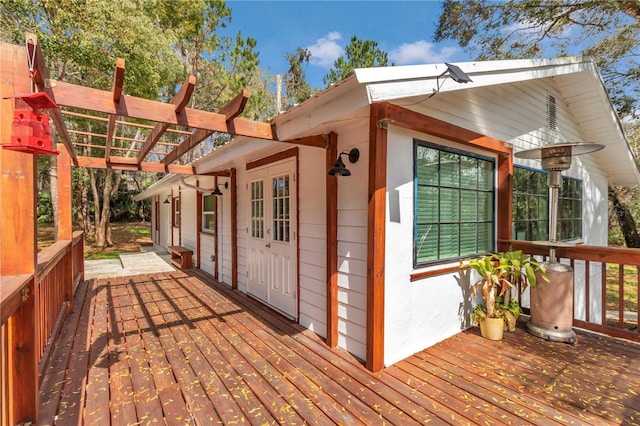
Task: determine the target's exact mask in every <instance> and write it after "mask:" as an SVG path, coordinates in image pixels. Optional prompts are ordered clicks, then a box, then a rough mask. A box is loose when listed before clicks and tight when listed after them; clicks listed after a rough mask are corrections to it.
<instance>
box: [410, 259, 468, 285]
mask: <svg viewBox="0 0 640 426" xmlns="http://www.w3.org/2000/svg"><path fill="white" fill-rule="evenodd" d="M468 267H469V266H468V265H466V264H464V265H462V266H460V262H456V263H447V264H445V265H438V266H434V267H432V268H429V269H427V270H425V271H419V272H414V273H413V274H411V275H410V276H409V280H410V281H411V282H414V281H419V280H422V279H425V278H431V277H436V276H438V275H444V274H450V273H452V272H458V271H459V270H461V269H467V268H468Z"/></svg>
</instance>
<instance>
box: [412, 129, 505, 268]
mask: <svg viewBox="0 0 640 426" xmlns="http://www.w3.org/2000/svg"><path fill="white" fill-rule="evenodd" d="M413 142H414V143H413V241H412V245H413V268H414V269H419V268H424V267H429V266H435V265H441V264H447V263H452V262H456V261H459V260H462V259H466V258H470V257H474V256H480V255H483V254H487V253H489V252H493V251H495V248H496V245H497V190H498V188H497V180H496V176H497V173H498V169H497V159H496V158H493V157H491V156H488V155H482V154H478V153H476V152H470V151H464V150H462V149H457V148H452V147H449V146H445V145H439V144H437V143H433V142H429V141H425V140H422V139H417V138H414V140H413ZM419 147H424V148H428V149H435V150H437V151H439V152H446V153H450V154H455V155H460V156H463V157H466V158H473V159H477V160H482V161H485V162H487V163H489V164H490V165H491V168H490V173H491V180H490V182H491V188H490V189H489V190H481V189H480V188H479V186H478V185H477V183H476V188H475V189H471V188H465V187H463V186H462V185H461V184H460V181H459V182H458V186H457V188H458V189H459V190H465V191H472V192H473V193H475V194H479V193H486V194H490V197H491V206H490V213H489V215H488V217H490V220H488V221H484V220H483V221H481V220H479V218H478V217H477V215H476V220H475V221H474V222H470V221H465V220H464V219H463V209H462V206H460V205H459V217H458V219H457V221H456V222H454V221H444V222H443V221H442V218H441V217H440V209H441V202H440V195H441V194H440V188H456V187H448V186H446V185H444V186H443V185H441V165H440V162H438V185H437V186H435V185H433V187H437V188H438V207H437V208H438V215H437V216H438V219H437V224H438V226H441V225H442V224H450V225H455V224H457V225H458V226H460V225H461V224H469V223H474V224H476V225H478V224H488V225H489V226H490V231H489V235H490V240H491V241H490V245H491V246H492V247H491V249H490V250H488V251H482V252H477V253H469V254H464V255H459V256H454V257H446V258H441V257H440V256H441V255H440V252H441V242H442V241H441V239H440V236H439V234H438V237H437V238H438V247H437V251H438V254H437V257H438V258H437V259H434V260H428V261H419V260H418V254H419V252H418V245H417V241H418V228H419V226H420V225H421V224H422V223H421V222H419V221H418V202H419V200H418V188H419V186H420V185H419V184H418V148H419ZM422 186H428V185H422ZM426 223H428V222H426ZM438 232H439V231H438ZM478 240H479V236H478V234H476V250H477V242H478ZM460 241H461V234H460V233H458V253H460Z"/></svg>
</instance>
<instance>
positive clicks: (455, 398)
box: [41, 269, 640, 425]
mask: <svg viewBox="0 0 640 426" xmlns="http://www.w3.org/2000/svg"><path fill="white" fill-rule="evenodd" d="M78 307H79V309H78V310H77V311H76V312H75V313H74V314H72V315H71V316H69V317H68V318H67V320H66V322H65V325H64V327H63V330H62V331H61V337H60V339H59V340H58V341H56V345H55V349H54V350H53V355H52V359H53V360H54V361H52V363H51V364H50V368H49V370H48V374H47V376H46V378H45V380H44V381H43V387H42V394H41V404H42V406H43V407H45V409H43V415H44V414H46V415H47V416H48V417H46V418H45V417H43V418H41V422H42V423H43V424H46V423H47V422H50V421H51V416H53V415H57V416H58V420H57V422H58V423H57V424H68V423H70V422H73V423H76V422H83V421H84V424H93V423H95V424H101V423H100V422H101V421H102V422H104V421H108V419H112V421H115V420H119V419H120V418H123V417H122V416H123V415H124V414H125V413H129V414H127V415H130V416H133V417H130V418H129V417H127V419H126V420H127V422H130V423H135V422H142V423H144V424H147V423H150V424H153V422H155V421H160V422H162V421H166V422H167V424H174V423H180V424H182V423H185V422H189V421H194V422H196V423H197V424H215V423H216V422H222V423H225V424H233V423H239V424H256V425H258V424H260V425H261V424H265V423H297V424H302V423H314V424H345V425H346V424H349V425H358V424H368V425H369V424H395V425H400V424H402V425H405V424H407V425H411V424H424V423H429V422H430V423H434V424H485V423H486V424H517V425H519V424H557V423H567V424H578V425H599V424H637V423H638V422H640V418H639V417H638V416H639V413H640V398H638V396H637V390H636V389H637V384H638V383H640V345H638V344H634V343H630V342H625V341H622V340H618V339H610V338H606V337H603V336H599V335H595V334H588V333H584V332H581V331H578V333H577V334H578V339H577V344H576V345H567V344H562V343H553V342H546V341H544V340H541V339H539V338H536V337H534V336H531V335H530V334H528V333H526V331H525V330H524V324H519V327H518V328H517V330H516V332H515V333H506V334H505V338H504V340H503V341H502V342H494V341H490V340H486V339H483V338H482V337H480V333H479V331H478V330H477V328H473V329H470V330H467V331H465V332H462V333H460V334H457V335H455V336H453V337H451V338H449V339H447V340H445V341H443V342H440V343H438V344H436V345H434V346H433V347H431V348H429V349H426V350H424V351H421V352H418V353H417V354H415V355H413V356H411V357H409V358H407V359H405V360H402V361H400V362H398V363H396V364H394V365H393V366H390V367H387V368H385V369H384V370H382V371H380V372H378V373H371V372H369V371H368V370H367V369H366V368H364V366H363V365H362V362H361V361H360V360H358V359H355V358H354V357H353V356H351V355H350V354H349V353H347V352H346V351H344V350H342V349H337V348H329V347H328V346H327V345H326V344H325V342H324V340H323V339H321V338H320V337H318V336H317V335H316V334H314V333H313V332H310V331H309V330H306V329H304V328H303V327H301V326H299V325H297V324H295V323H293V322H291V321H290V320H287V319H286V318H284V317H282V316H280V315H278V314H277V313H275V312H273V311H272V310H270V309H268V308H267V307H266V306H264V305H263V304H261V303H259V302H257V301H256V300H255V299H252V298H250V297H248V296H247V295H245V294H243V293H241V292H238V291H234V290H232V289H230V288H229V286H228V285H225V284H220V283H218V282H216V281H215V280H213V279H212V277H211V276H210V275H208V274H205V273H203V272H201V271H198V270H195V269H194V270H191V271H187V272H185V271H176V272H170V273H164V274H154V275H138V276H135V277H125V278H117V279H100V280H95V281H87V282H83V283H82V284H81V285H80V287H79V288H78ZM88 325H91V326H89V327H88ZM67 366H68V369H67V370H65V368H67ZM61 389H62V391H61ZM130 393H132V395H133V396H128V395H129V394H130ZM52 407H55V409H52ZM134 407H135V410H133V409H132V408H134Z"/></svg>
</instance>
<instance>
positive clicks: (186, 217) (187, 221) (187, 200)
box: [176, 188, 200, 256]
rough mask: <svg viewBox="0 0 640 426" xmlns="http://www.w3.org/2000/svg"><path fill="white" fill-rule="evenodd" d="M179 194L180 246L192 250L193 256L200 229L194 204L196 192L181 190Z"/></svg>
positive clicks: (186, 189) (195, 204)
mask: <svg viewBox="0 0 640 426" xmlns="http://www.w3.org/2000/svg"><path fill="white" fill-rule="evenodd" d="M181 194H182V201H181V203H182V204H181V206H182V211H181V212H180V214H181V216H182V217H181V219H180V228H181V236H182V242H181V243H180V245H181V246H182V247H185V248H188V249H191V250H193V254H194V256H195V253H196V247H197V245H198V244H197V234H198V231H199V229H200V224H199V223H198V212H197V202H196V196H197V192H196V191H195V190H193V189H188V188H182V190H181ZM176 241H177V240H176Z"/></svg>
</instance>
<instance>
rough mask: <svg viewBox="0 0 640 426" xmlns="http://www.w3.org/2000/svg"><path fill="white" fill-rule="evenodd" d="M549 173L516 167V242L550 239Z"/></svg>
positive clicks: (514, 175) (514, 199)
mask: <svg viewBox="0 0 640 426" xmlns="http://www.w3.org/2000/svg"><path fill="white" fill-rule="evenodd" d="M548 188H549V187H548V184H547V172H544V171H542V170H534V169H529V168H525V167H517V166H516V167H514V168H513V225H512V226H513V228H512V234H513V238H514V239H515V240H526V241H546V240H548V239H549V203H548V201H549V189H548Z"/></svg>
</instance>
